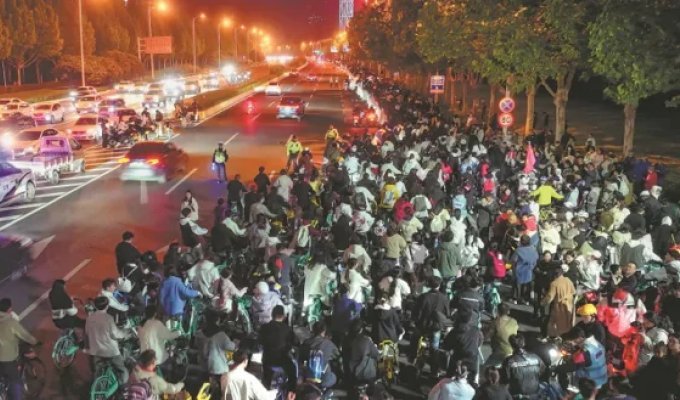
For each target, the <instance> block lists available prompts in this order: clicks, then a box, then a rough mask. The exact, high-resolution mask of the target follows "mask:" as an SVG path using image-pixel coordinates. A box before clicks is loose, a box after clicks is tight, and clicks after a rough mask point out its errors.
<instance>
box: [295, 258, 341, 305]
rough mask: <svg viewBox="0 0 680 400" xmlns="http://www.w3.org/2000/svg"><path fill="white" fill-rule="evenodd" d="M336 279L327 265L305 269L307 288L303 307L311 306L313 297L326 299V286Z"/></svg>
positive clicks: (317, 264) (316, 265) (317, 265)
mask: <svg viewBox="0 0 680 400" xmlns="http://www.w3.org/2000/svg"><path fill="white" fill-rule="evenodd" d="M332 279H335V273H334V272H332V271H331V270H329V269H328V267H327V266H326V265H325V264H320V263H316V264H314V265H312V267H311V268H305V287H304V302H303V307H306V306H309V305H310V304H311V300H312V296H315V295H321V296H322V297H326V285H328V282H330V281H331V280H332Z"/></svg>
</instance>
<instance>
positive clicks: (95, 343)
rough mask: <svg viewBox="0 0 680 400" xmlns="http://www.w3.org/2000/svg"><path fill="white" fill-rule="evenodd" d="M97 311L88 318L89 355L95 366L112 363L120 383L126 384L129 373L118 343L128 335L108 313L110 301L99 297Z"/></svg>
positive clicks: (86, 326) (86, 331)
mask: <svg viewBox="0 0 680 400" xmlns="http://www.w3.org/2000/svg"><path fill="white" fill-rule="evenodd" d="M94 307H95V309H96V311H95V312H94V313H92V314H90V315H89V316H88V317H87V320H86V322H85V335H86V336H87V343H88V346H89V348H88V354H90V355H91V356H93V357H94V362H95V365H96V364H98V363H110V364H111V366H112V367H113V368H114V370H115V371H116V375H117V376H118V382H119V383H120V384H125V383H126V382H127V381H128V377H129V373H128V370H127V368H126V367H125V362H124V360H123V356H122V355H121V353H120V348H119V346H118V341H119V340H123V339H125V338H127V337H128V333H127V332H126V331H124V330H122V329H120V328H118V326H116V323H115V321H114V319H113V317H112V316H111V315H110V314H109V313H108V312H107V310H108V308H109V299H107V298H106V297H102V296H100V297H97V298H96V299H95V300H94Z"/></svg>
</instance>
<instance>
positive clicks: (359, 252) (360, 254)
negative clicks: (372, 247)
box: [342, 244, 371, 274]
mask: <svg viewBox="0 0 680 400" xmlns="http://www.w3.org/2000/svg"><path fill="white" fill-rule="evenodd" d="M342 258H343V260H344V261H345V263H347V261H348V260H349V259H350V258H353V259H355V260H357V267H356V268H357V270H359V271H361V272H363V273H365V274H368V273H369V272H370V268H371V257H370V256H369V255H368V253H367V252H366V249H365V248H364V246H362V245H360V244H351V245H349V247H348V248H347V249H346V250H345V253H344V254H343V255H342Z"/></svg>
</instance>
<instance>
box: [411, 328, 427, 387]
mask: <svg viewBox="0 0 680 400" xmlns="http://www.w3.org/2000/svg"><path fill="white" fill-rule="evenodd" d="M428 347H429V346H428V341H427V338H426V337H425V336H420V337H419V338H418V345H417V347H416V358H415V360H413V365H414V366H415V367H416V375H417V378H418V380H420V378H421V377H422V376H423V367H425V362H426V358H427V348H428Z"/></svg>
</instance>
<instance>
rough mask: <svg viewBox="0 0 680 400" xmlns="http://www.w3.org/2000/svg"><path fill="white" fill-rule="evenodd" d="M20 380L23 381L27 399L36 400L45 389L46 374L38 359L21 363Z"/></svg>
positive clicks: (43, 365)
mask: <svg viewBox="0 0 680 400" xmlns="http://www.w3.org/2000/svg"><path fill="white" fill-rule="evenodd" d="M21 375H22V378H23V381H24V393H25V394H26V397H27V398H29V399H36V398H38V396H40V393H42V391H43V388H44V387H45V378H46V376H47V372H46V369H45V364H43V362H42V361H41V360H40V359H38V358H33V359H27V360H24V361H23V369H22V373H21Z"/></svg>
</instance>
